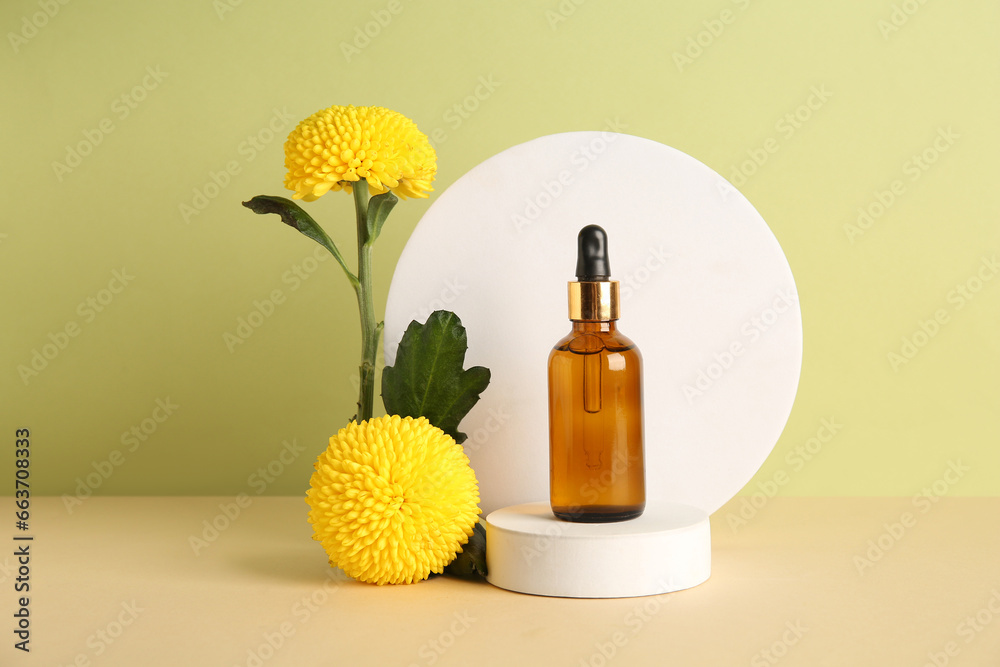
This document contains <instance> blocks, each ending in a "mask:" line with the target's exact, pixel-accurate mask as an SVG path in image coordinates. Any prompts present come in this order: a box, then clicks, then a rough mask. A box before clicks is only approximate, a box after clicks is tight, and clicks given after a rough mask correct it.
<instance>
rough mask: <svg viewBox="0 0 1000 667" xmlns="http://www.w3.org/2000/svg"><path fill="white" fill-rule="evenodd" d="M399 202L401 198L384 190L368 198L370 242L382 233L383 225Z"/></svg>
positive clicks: (373, 241)
mask: <svg viewBox="0 0 1000 667" xmlns="http://www.w3.org/2000/svg"><path fill="white" fill-rule="evenodd" d="M398 202H399V198H398V197H397V196H396V195H394V194H392V193H391V192H383V193H382V194H380V195H375V196H374V197H372V198H371V199H369V200H368V217H367V220H366V222H367V224H368V244H369V245H371V244H372V243H375V239H377V238H378V235H379V234H381V233H382V225H384V224H385V219H386V218H388V217H389V213H390V212H391V211H392V208H393V207H394V206H395V205H396V204H397V203H398Z"/></svg>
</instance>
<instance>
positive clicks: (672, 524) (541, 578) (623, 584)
mask: <svg viewBox="0 0 1000 667" xmlns="http://www.w3.org/2000/svg"><path fill="white" fill-rule="evenodd" d="M486 565H487V570H488V572H489V574H488V575H487V577H486V578H487V580H488V581H489V582H490V583H491V584H493V585H494V586H498V587H499V588H505V589H507V590H511V591H518V592H520V593H530V594H532V595H549V596H554V597H570V598H620V597H621V598H623V597H637V596H641V595H656V594H659V593H670V592H672V591H678V590H682V589H684V588H690V587H692V586H697V585H698V584H700V583H702V582H704V581H705V580H707V579H708V577H709V575H710V574H711V570H712V539H711V529H710V527H709V520H708V514H707V513H705V512H704V511H702V510H699V509H696V508H694V507H690V506H688V505H681V504H678V503H666V502H663V503H657V504H656V505H654V506H651V507H647V508H646V511H645V512H643V514H642V516H640V517H639V518H637V519H632V520H631V521H620V522H614V523H573V522H569V521H561V520H559V519H557V518H556V517H555V516H554V515H553V514H552V511H551V509H550V508H549V504H548V503H527V504H524V505H514V506H511V507H505V508H503V509H499V510H496V511H495V512H491V513H490V514H489V516H487V517H486Z"/></svg>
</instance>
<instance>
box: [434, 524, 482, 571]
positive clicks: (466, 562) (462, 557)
mask: <svg viewBox="0 0 1000 667" xmlns="http://www.w3.org/2000/svg"><path fill="white" fill-rule="evenodd" d="M444 573H445V574H450V575H452V576H455V577H461V578H463V579H475V578H477V577H485V576H486V528H484V527H483V524H482V523H481V522H480V523H477V524H476V526H475V528H474V529H473V531H472V536H471V537H470V538H469V541H468V542H467V543H466V544H465V546H463V547H462V553H460V554H458V556H456V557H455V560H453V561H451V564H450V565H448V566H447V567H446V568H444Z"/></svg>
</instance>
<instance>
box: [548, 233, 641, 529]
mask: <svg viewBox="0 0 1000 667" xmlns="http://www.w3.org/2000/svg"><path fill="white" fill-rule="evenodd" d="M578 247H579V253H578V260H577V271H576V273H577V280H576V281H574V282H571V283H570V284H569V316H570V320H571V321H572V322H573V330H572V331H571V332H570V334H569V335H568V336H566V337H565V338H563V339H562V340H560V341H559V342H558V343H556V346H555V348H553V350H552V352H551V353H550V354H549V495H550V502H551V505H552V512H553V513H554V514H555V515H556V516H557V517H559V518H560V519H564V520H566V521H581V522H605V521H624V520H626V519H633V518H635V517H637V516H639V515H640V514H642V511H643V509H644V508H645V506H646V485H645V472H644V465H643V435H642V356H641V355H640V354H639V350H638V348H637V347H636V346H635V344H634V343H633V342H632V341H630V340H629V339H628V338H626V337H625V336H623V335H622V334H620V333H619V332H618V330H617V327H616V325H615V321H616V320H617V319H618V311H619V309H618V291H619V288H618V283H617V281H612V280H611V279H610V268H609V265H608V256H607V235H606V234H605V232H604V230H603V229H601V228H600V227H598V226H597V225H589V226H587V227H584V228H583V229H582V230H581V231H580V235H579V238H578Z"/></svg>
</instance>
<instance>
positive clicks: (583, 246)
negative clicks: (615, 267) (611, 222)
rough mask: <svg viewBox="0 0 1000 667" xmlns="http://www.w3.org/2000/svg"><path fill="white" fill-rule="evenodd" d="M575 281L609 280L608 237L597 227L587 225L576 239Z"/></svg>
mask: <svg viewBox="0 0 1000 667" xmlns="http://www.w3.org/2000/svg"><path fill="white" fill-rule="evenodd" d="M576 279H577V280H586V281H606V280H611V262H609V261H608V235H607V233H606V232H605V231H604V229H602V228H601V227H599V226H598V225H587V226H586V227H584V228H583V229H581V230H580V234H579V236H577V237H576Z"/></svg>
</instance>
